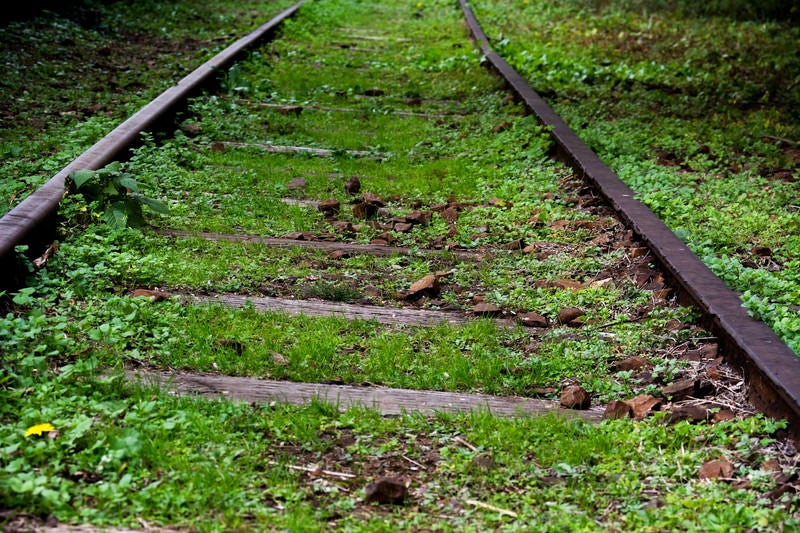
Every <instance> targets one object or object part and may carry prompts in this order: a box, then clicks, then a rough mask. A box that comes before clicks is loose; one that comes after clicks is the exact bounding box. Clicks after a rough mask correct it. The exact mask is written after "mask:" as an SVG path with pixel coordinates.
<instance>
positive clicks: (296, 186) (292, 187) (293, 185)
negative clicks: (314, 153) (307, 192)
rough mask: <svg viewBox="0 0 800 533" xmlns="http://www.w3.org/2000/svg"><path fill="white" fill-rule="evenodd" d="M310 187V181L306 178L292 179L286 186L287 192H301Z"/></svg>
mask: <svg viewBox="0 0 800 533" xmlns="http://www.w3.org/2000/svg"><path fill="white" fill-rule="evenodd" d="M306 187H308V180H307V179H305V178H292V179H291V180H289V183H287V184H286V190H287V191H299V190H301V189H305V188H306Z"/></svg>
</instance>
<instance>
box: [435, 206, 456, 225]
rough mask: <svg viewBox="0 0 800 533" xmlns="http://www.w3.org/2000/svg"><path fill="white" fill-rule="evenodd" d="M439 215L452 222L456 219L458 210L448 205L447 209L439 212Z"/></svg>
mask: <svg viewBox="0 0 800 533" xmlns="http://www.w3.org/2000/svg"><path fill="white" fill-rule="evenodd" d="M439 216H441V217H442V218H443V219H445V220H446V221H448V222H449V223H450V224H452V223H454V222H455V221H456V220H458V211H456V210H455V209H453V208H452V207H448V208H447V209H445V210H444V211H442V212H441V213H439Z"/></svg>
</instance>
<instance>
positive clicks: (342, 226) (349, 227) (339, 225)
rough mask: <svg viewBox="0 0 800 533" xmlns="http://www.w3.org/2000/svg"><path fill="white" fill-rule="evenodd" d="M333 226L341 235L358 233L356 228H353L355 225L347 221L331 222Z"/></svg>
mask: <svg viewBox="0 0 800 533" xmlns="http://www.w3.org/2000/svg"><path fill="white" fill-rule="evenodd" d="M331 226H333V227H334V228H336V231H337V232H338V233H340V234H341V233H355V231H356V230H355V228H354V227H353V224H351V223H350V222H348V221H346V220H336V221H334V222H331Z"/></svg>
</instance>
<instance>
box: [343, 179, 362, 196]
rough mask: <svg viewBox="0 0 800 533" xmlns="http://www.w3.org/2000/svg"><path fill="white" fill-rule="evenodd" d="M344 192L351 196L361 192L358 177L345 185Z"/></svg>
mask: <svg viewBox="0 0 800 533" xmlns="http://www.w3.org/2000/svg"><path fill="white" fill-rule="evenodd" d="M344 190H345V191H347V192H349V193H350V194H358V193H359V191H361V180H359V179H358V176H353V177H352V178H350V179H349V180H348V181H347V183H345V184H344Z"/></svg>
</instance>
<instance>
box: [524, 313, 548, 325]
mask: <svg viewBox="0 0 800 533" xmlns="http://www.w3.org/2000/svg"><path fill="white" fill-rule="evenodd" d="M517 321H518V322H519V323H520V324H522V325H523V326H525V327H528V328H546V327H547V326H548V322H547V319H546V318H545V317H543V316H542V315H540V314H539V313H523V314H521V315H517Z"/></svg>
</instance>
